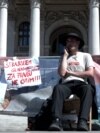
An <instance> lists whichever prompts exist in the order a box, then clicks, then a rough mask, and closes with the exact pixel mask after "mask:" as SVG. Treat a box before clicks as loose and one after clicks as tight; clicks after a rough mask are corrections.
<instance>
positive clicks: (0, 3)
mask: <svg viewBox="0 0 100 133" xmlns="http://www.w3.org/2000/svg"><path fill="white" fill-rule="evenodd" d="M7 6H8V0H0V7H7Z"/></svg>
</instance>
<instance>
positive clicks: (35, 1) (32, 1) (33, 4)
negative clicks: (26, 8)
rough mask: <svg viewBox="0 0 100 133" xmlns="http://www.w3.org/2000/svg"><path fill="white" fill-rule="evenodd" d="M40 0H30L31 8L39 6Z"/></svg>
mask: <svg viewBox="0 0 100 133" xmlns="http://www.w3.org/2000/svg"><path fill="white" fill-rule="evenodd" d="M40 1H41V0H30V4H31V7H32V8H40Z"/></svg>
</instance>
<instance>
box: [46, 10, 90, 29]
mask: <svg viewBox="0 0 100 133" xmlns="http://www.w3.org/2000/svg"><path fill="white" fill-rule="evenodd" d="M59 19H63V20H65V21H68V20H70V19H73V20H76V21H78V22H79V23H81V24H82V25H83V26H84V27H85V28H87V23H88V22H87V20H88V11H67V12H64V11H59V12H55V11H48V12H47V13H46V16H45V23H46V28H47V27H48V26H49V25H51V24H52V23H54V22H55V21H57V20H59Z"/></svg>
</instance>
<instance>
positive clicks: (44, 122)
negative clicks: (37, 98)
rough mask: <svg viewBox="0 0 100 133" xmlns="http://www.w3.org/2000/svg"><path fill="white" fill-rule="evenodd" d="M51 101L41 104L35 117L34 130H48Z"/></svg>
mask: <svg viewBox="0 0 100 133" xmlns="http://www.w3.org/2000/svg"><path fill="white" fill-rule="evenodd" d="M51 106H52V100H51V99H47V100H46V101H44V102H43V105H42V107H41V109H40V112H39V113H38V114H37V115H36V117H35V130H38V131H39V130H41V131H45V130H48V128H49V126H50V124H51V122H52V113H51Z"/></svg>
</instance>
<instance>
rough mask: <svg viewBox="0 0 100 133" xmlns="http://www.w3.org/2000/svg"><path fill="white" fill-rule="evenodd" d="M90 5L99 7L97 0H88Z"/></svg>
mask: <svg viewBox="0 0 100 133" xmlns="http://www.w3.org/2000/svg"><path fill="white" fill-rule="evenodd" d="M90 7H98V8H99V0H90Z"/></svg>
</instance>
